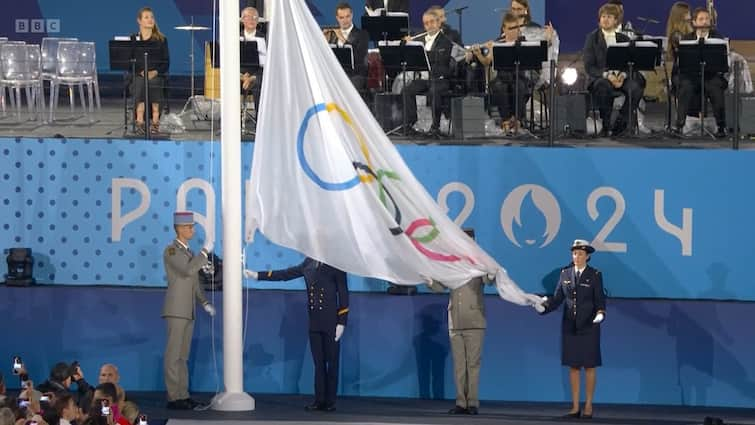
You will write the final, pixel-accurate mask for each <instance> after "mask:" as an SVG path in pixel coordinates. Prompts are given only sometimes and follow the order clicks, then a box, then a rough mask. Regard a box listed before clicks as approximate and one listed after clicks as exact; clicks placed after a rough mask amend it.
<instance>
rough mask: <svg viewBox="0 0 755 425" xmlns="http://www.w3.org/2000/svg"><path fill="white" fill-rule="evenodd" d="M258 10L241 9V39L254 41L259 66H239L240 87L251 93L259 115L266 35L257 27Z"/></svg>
mask: <svg viewBox="0 0 755 425" xmlns="http://www.w3.org/2000/svg"><path fill="white" fill-rule="evenodd" d="M259 18H260V16H259V12H258V11H257V9H256V8H254V7H245V8H244V10H242V11H241V18H240V20H241V24H242V29H241V34H240V40H241V41H256V42H257V53H258V54H259V58H260V66H259V67H258V68H257V69H246V68H244V67H243V66H242V68H241V88H242V90H243V92H244V94H245V95H246V94H249V93H251V94H252V96H253V97H254V110H255V112H256V113H257V114H258V115H259V106H260V93H261V90H262V76H263V68H264V66H265V59H266V57H267V43H266V41H265V37H266V35H265V34H264V33H263V32H262V31H261V30H259V29H258V28H257V24H258V23H259Z"/></svg>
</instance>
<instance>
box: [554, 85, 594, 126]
mask: <svg viewBox="0 0 755 425" xmlns="http://www.w3.org/2000/svg"><path fill="white" fill-rule="evenodd" d="M555 112H556V117H555V118H556V119H555V122H556V134H570V133H581V134H584V133H586V132H587V95H585V94H582V93H577V94H567V95H561V96H556V108H555Z"/></svg>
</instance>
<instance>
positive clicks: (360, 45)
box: [328, 25, 370, 77]
mask: <svg viewBox="0 0 755 425" xmlns="http://www.w3.org/2000/svg"><path fill="white" fill-rule="evenodd" d="M328 42H329V43H332V44H336V43H337V42H338V38H337V37H336V36H335V34H333V35H331V37H330V38H329V39H328ZM346 44H348V45H351V48H352V52H353V53H354V71H353V72H350V73H349V74H350V75H363V76H365V77H366V76H367V49H368V47H369V44H370V34H369V33H368V32H367V31H365V30H361V29H359V28H357V26H356V25H354V27H353V28H352V29H351V32H350V33H349V37H348V38H347V39H346Z"/></svg>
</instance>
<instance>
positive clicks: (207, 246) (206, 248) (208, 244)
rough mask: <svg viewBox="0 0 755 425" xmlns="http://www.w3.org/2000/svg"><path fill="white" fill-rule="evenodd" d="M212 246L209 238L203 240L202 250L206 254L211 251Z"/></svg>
mask: <svg viewBox="0 0 755 425" xmlns="http://www.w3.org/2000/svg"><path fill="white" fill-rule="evenodd" d="M212 248H213V246H212V240H210V239H209V238H208V239H207V240H206V241H204V246H203V247H202V250H204V252H206V253H207V254H209V253H211V252H212Z"/></svg>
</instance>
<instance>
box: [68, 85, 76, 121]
mask: <svg viewBox="0 0 755 425" xmlns="http://www.w3.org/2000/svg"><path fill="white" fill-rule="evenodd" d="M68 103H69V104H70V105H71V115H72V116H73V112H74V109H75V108H76V104H75V99H74V98H73V85H71V84H68Z"/></svg>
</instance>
